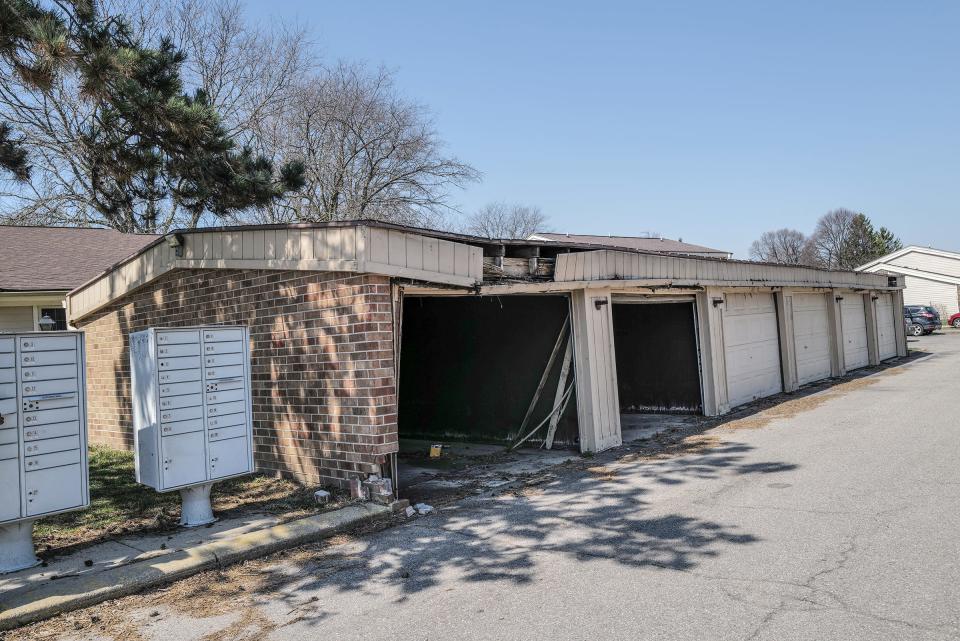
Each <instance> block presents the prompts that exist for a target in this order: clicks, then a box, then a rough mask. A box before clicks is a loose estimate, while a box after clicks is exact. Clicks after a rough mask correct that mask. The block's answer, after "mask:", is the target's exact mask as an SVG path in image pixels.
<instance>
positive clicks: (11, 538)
mask: <svg viewBox="0 0 960 641" xmlns="http://www.w3.org/2000/svg"><path fill="white" fill-rule="evenodd" d="M37 565H40V559H38V558H37V556H36V554H34V552H33V521H32V520H30V521H18V522H16V523H8V524H7V525H0V574H9V573H10V572H16V571H18V570H25V569H27V568H32V567H35V566H37Z"/></svg>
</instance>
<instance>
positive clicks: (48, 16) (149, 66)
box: [0, 0, 304, 232]
mask: <svg viewBox="0 0 960 641" xmlns="http://www.w3.org/2000/svg"><path fill="white" fill-rule="evenodd" d="M0 58H2V59H3V60H4V61H5V62H6V63H7V68H9V69H11V70H12V71H13V73H17V74H18V75H19V76H20V78H21V79H23V80H25V81H26V82H28V83H29V84H31V85H32V86H34V87H37V88H38V89H44V88H45V87H49V86H50V85H51V84H52V83H53V82H54V81H55V80H56V79H57V78H58V76H60V75H61V74H75V76H76V78H77V86H78V91H79V92H80V94H81V96H82V97H83V98H84V99H85V100H87V101H89V102H90V103H91V105H92V106H93V107H94V109H92V110H91V113H92V116H91V118H90V121H89V122H88V123H87V125H86V126H85V127H84V129H83V131H82V134H81V136H80V140H78V141H77V142H78V144H80V145H81V146H82V149H83V151H84V157H85V158H86V164H87V167H86V172H85V174H84V179H85V180H86V181H88V183H89V184H88V187H89V190H90V192H91V193H92V194H93V205H92V206H93V207H94V208H95V209H96V210H97V211H98V212H99V213H100V214H101V216H102V217H103V218H104V219H105V220H106V221H107V224H108V225H109V226H110V227H113V228H115V229H118V230H120V231H125V232H156V231H166V229H167V228H169V227H170V226H171V225H173V224H176V223H185V224H186V225H187V226H196V225H197V223H198V221H199V219H200V217H201V215H202V214H204V213H205V212H211V213H213V214H215V215H219V216H226V215H228V214H230V213H232V212H236V211H239V210H243V209H246V208H249V207H256V206H263V205H266V204H268V203H269V202H271V201H272V200H274V199H276V198H279V197H281V196H282V195H283V194H285V193H286V192H288V191H293V190H296V189H298V188H299V187H300V186H301V185H302V184H303V173H304V169H303V166H302V165H301V164H300V163H288V164H286V165H284V166H283V167H281V168H280V169H279V171H276V170H275V168H274V166H273V163H272V162H271V161H270V160H269V159H267V158H264V157H260V156H256V155H255V154H254V153H253V152H252V150H251V149H249V148H241V149H237V148H236V145H235V143H234V141H233V140H232V139H231V138H230V136H229V135H228V134H227V133H226V131H225V130H224V128H223V126H222V125H221V122H220V117H219V115H218V114H217V112H216V110H215V109H214V108H212V107H211V105H210V103H209V101H208V100H207V97H206V96H205V95H204V94H203V92H200V91H197V92H194V93H193V94H188V93H186V92H185V90H184V86H183V82H182V80H181V75H180V68H181V65H182V64H183V61H184V56H183V54H182V53H181V52H180V51H178V50H176V48H175V47H174V46H173V45H172V44H171V43H170V42H169V41H168V40H162V41H161V42H160V44H159V46H157V47H155V48H150V47H147V46H145V45H143V44H142V43H140V42H138V41H136V39H135V38H134V37H133V36H132V34H131V30H130V29H129V27H128V25H127V24H126V23H125V22H124V21H123V20H122V19H121V18H119V17H117V16H109V15H101V13H100V12H99V10H98V7H97V6H96V4H95V3H94V2H92V1H89V0H72V1H67V0H61V1H58V2H56V3H55V4H53V5H52V8H50V9H47V8H44V7H43V6H42V5H41V4H40V3H39V2H37V1H35V0H0ZM0 80H2V78H0ZM24 151H25V150H23V149H21V148H20V147H19V145H18V142H17V140H15V139H14V138H12V136H11V133H10V131H9V127H7V128H5V129H0V152H2V153H3V157H2V161H0V162H2V163H3V164H2V167H4V168H5V169H7V170H8V171H10V172H12V173H13V174H14V176H16V177H18V178H21V179H26V174H25V173H24V172H25V171H28V167H26V165H27V162H28V158H27V156H26V154H25V153H24ZM180 212H186V215H185V216H181V215H179V213H180Z"/></svg>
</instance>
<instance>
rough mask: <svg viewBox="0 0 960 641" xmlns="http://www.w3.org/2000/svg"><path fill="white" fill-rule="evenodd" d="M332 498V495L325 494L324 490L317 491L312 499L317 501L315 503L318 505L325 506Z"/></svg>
mask: <svg viewBox="0 0 960 641" xmlns="http://www.w3.org/2000/svg"><path fill="white" fill-rule="evenodd" d="M332 497H333V495H332V494H330V492H327V491H326V490H317V491H316V492H314V493H313V498H315V499H316V500H317V503H319V504H320V505H325V504H327V503H329V502H330V499H331V498H332Z"/></svg>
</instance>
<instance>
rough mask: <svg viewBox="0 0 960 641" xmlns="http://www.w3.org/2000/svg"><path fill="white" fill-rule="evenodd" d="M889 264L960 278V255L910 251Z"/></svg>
mask: <svg viewBox="0 0 960 641" xmlns="http://www.w3.org/2000/svg"><path fill="white" fill-rule="evenodd" d="M887 264H888V265H896V266H898V267H907V268H908V269H919V270H921V271H925V272H930V273H932V274H940V275H942V276H952V277H954V278H960V254H958V255H956V256H954V257H951V256H946V255H940V254H928V253H926V252H922V251H909V252H907V253H906V254H904V255H902V256H898V257H896V258H893V259H891V260H890V261H889V262H888V263H887Z"/></svg>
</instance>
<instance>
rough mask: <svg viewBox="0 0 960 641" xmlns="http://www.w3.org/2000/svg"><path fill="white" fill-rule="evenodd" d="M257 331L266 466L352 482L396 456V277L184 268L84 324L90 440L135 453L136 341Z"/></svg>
mask: <svg viewBox="0 0 960 641" xmlns="http://www.w3.org/2000/svg"><path fill="white" fill-rule="evenodd" d="M201 324H225V325H231V324H232V325H247V326H249V327H250V338H251V342H252V345H251V357H252V359H253V363H252V381H251V384H252V388H253V419H254V425H253V431H254V441H255V446H254V452H255V454H254V456H255V459H256V462H257V466H258V469H259V470H260V471H263V472H267V473H271V472H272V473H277V474H280V475H284V476H290V477H293V478H296V479H298V480H300V481H303V482H305V483H309V484H335V485H341V486H342V485H345V483H346V479H348V478H351V477H354V476H358V475H365V474H367V473H369V472H379V471H380V470H379V464H380V463H382V462H383V461H384V455H385V454H388V453H391V452H396V451H397V447H398V444H397V397H396V386H395V377H394V343H393V323H392V304H391V298H390V280H389V278H387V277H385V276H376V275H370V274H366V275H357V274H345V273H329V272H298V271H260V270H177V271H174V272H171V273H169V274H166V275H165V276H163V277H162V278H160V279H158V280H156V281H154V282H153V283H151V284H150V285H148V286H146V287H144V288H143V289H140V290H137V291H136V292H134V293H133V294H130V295H128V296H126V297H124V298H122V299H120V300H118V301H117V302H115V303H114V304H112V305H111V306H109V307H107V308H105V309H103V310H101V311H99V312H97V313H95V314H93V315H91V316H89V317H87V318H85V319H83V320H82V321H79V322H78V323H77V325H78V327H79V328H80V329H83V330H84V332H86V341H87V389H88V393H89V400H88V403H89V429H90V441H91V442H92V443H100V444H105V445H111V446H114V447H120V448H125V449H132V447H133V434H132V418H131V400H130V364H129V354H128V351H127V347H128V343H127V341H128V335H129V334H130V333H131V332H135V331H139V330H142V329H146V328H148V327H183V326H190V325H201Z"/></svg>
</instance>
